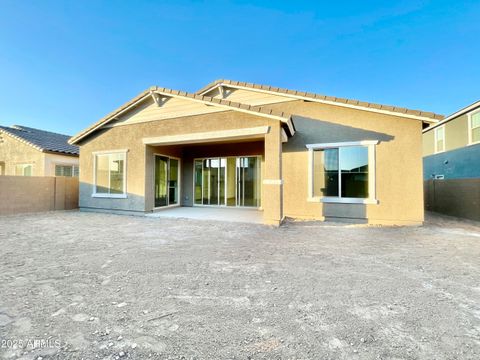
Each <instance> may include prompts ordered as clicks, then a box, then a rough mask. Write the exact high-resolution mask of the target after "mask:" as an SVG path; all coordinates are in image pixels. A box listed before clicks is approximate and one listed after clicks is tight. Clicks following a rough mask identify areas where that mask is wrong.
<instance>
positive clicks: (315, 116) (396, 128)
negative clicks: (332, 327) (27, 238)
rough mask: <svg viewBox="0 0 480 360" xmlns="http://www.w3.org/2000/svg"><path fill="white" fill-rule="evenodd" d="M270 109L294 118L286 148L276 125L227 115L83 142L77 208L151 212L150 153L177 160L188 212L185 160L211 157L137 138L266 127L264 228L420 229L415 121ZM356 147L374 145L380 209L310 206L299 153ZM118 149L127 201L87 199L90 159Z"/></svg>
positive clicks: (303, 107) (135, 128) (299, 107)
mask: <svg viewBox="0 0 480 360" xmlns="http://www.w3.org/2000/svg"><path fill="white" fill-rule="evenodd" d="M269 106H270V107H272V108H276V109H281V110H283V111H286V112H288V113H292V114H295V116H294V123H295V126H296V131H297V132H296V134H295V136H294V137H293V138H290V139H289V141H288V143H283V144H282V143H281V136H280V134H281V132H280V129H281V128H280V123H279V121H277V120H270V119H266V118H264V117H259V116H255V115H250V114H244V113H239V112H233V111H225V112H219V113H212V114H204V115H197V116H190V117H179V118H175V119H166V120H159V121H152V122H145V123H138V124H132V125H125V126H118V127H113V128H111V129H108V130H104V131H102V132H100V133H98V134H97V135H95V136H92V137H90V138H88V139H87V140H86V141H84V142H83V143H82V144H80V145H82V146H81V152H80V154H81V155H80V167H81V174H80V206H81V207H85V208H96V209H109V210H125V211H137V212H145V211H151V210H152V209H153V159H154V157H153V154H154V153H161V154H164V155H171V156H176V157H182V169H183V174H182V175H181V176H182V182H183V186H182V189H183V196H182V197H181V199H182V204H183V205H190V204H191V202H189V201H191V198H190V200H188V199H185V194H187V193H188V191H190V190H188V189H190V187H191V186H192V184H191V181H192V179H191V177H192V175H191V171H192V169H191V167H192V166H193V163H192V159H193V158H194V157H203V156H215V155H207V154H213V153H215V151H210V152H209V151H206V150H205V149H203V150H205V151H203V150H202V151H200V150H199V149H200V148H203V147H197V150H196V151H193V152H192V151H190V152H191V153H190V154H188V151H187V150H185V148H182V147H174V146H170V147H163V148H159V147H153V146H145V145H143V143H142V138H144V137H156V136H162V135H177V134H184V133H195V132H206V131H215V130H227V129H238V128H248V127H255V126H262V125H269V126H270V132H269V134H267V135H266V137H265V140H264V153H263V161H262V177H263V180H264V183H263V185H262V207H263V209H264V217H265V222H267V223H271V224H278V223H279V221H280V220H281V219H282V218H283V216H291V217H295V218H305V219H324V218H325V217H339V218H341V217H344V218H356V219H366V220H367V219H368V222H370V223H381V224H420V223H421V222H422V221H423V186H422V183H423V182H422V133H421V130H422V123H421V121H418V120H412V119H407V118H401V117H397V116H391V115H385V114H379V113H373V112H368V111H361V110H355V109H349V108H343V107H339V106H333V105H325V104H319V103H313V102H303V101H290V102H285V103H279V104H270V105H269ZM362 140H378V141H379V144H378V145H377V146H376V195H377V196H376V198H377V200H378V202H379V203H378V204H372V205H371V204H369V205H363V204H322V203H320V202H318V201H317V202H309V201H308V200H307V198H308V151H307V149H306V147H305V145H306V144H309V143H330V142H347V141H362ZM241 146H242V145H239V148H241ZM120 149H128V155H127V192H128V198H127V199H104V198H92V197H91V194H92V183H93V155H92V154H93V152H94V151H106V150H120ZM280 150H281V151H280ZM218 151H220V150H218ZM222 151H223V150H222ZM240 152H241V151H240ZM200 153H201V154H202V155H200ZM217 153H218V152H217ZM218 155H219V156H220V155H221V154H218ZM239 155H241V154H239ZM189 172H190V173H189ZM265 180H268V181H266V182H265ZM281 180H283V185H282V182H281Z"/></svg>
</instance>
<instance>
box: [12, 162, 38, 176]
mask: <svg viewBox="0 0 480 360" xmlns="http://www.w3.org/2000/svg"><path fill="white" fill-rule="evenodd" d="M17 166H22V167H23V168H22V175H17ZM28 166H30V167H31V172H30V175H25V168H26V167H28ZM15 176H34V175H33V164H32V163H20V164H15Z"/></svg>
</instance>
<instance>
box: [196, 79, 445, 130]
mask: <svg viewBox="0 0 480 360" xmlns="http://www.w3.org/2000/svg"><path fill="white" fill-rule="evenodd" d="M219 86H223V87H227V88H233V89H241V90H249V91H256V92H259V93H265V94H271V95H277V96H284V97H286V98H293V99H298V100H307V101H312V102H318V103H322V104H327V105H335V106H341V107H346V108H351V109H359V110H365V111H370V112H375V113H380V114H386V115H393V116H399V117H405V118H410V119H415V120H421V121H425V122H428V123H431V124H436V123H437V122H438V120H435V119H432V118H429V117H425V116H418V115H411V114H404V113H399V112H394V111H389V110H382V109H375V108H370V107H366V106H360V105H353V104H346V103H341V102H336V101H329V100H322V99H318V98H314V97H309V96H301V95H294V94H288V93H280V92H276V91H270V90H264V89H256V88H251V87H248V86H239V85H232V84H224V83H220V84H217V85H215V86H213V87H211V88H210V89H207V90H205V91H203V92H202V93H200V94H199V95H203V94H206V93H209V92H210V91H212V90H214V89H216V88H217V87H219Z"/></svg>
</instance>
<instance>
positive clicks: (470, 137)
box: [467, 110, 480, 145]
mask: <svg viewBox="0 0 480 360" xmlns="http://www.w3.org/2000/svg"><path fill="white" fill-rule="evenodd" d="M476 114H480V110H475V111H472V112H470V113H468V115H467V118H468V145H475V144H479V143H480V140H479V141H473V128H472V116H473V115H476ZM477 128H480V125H479V126H477V127H475V129H477Z"/></svg>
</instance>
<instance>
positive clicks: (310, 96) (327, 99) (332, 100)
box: [196, 79, 444, 123]
mask: <svg viewBox="0 0 480 360" xmlns="http://www.w3.org/2000/svg"><path fill="white" fill-rule="evenodd" d="M220 86H225V87H227V88H234V89H245V90H251V91H257V92H267V93H271V94H279V95H284V96H285V97H290V98H297V99H303V100H309V101H316V102H320V103H326V104H332V105H337V106H343V107H350V108H357V109H360V110H365V111H372V112H379V113H385V114H391V115H395V116H402V117H407V118H412V119H417V120H421V121H423V122H426V123H436V122H438V121H439V120H442V119H443V118H444V116H443V115H439V114H435V113H433V112H427V111H421V110H411V109H407V108H403V107H397V106H390V105H381V104H375V103H370V102H364V101H359V100H351V99H345V98H338V97H332V96H325V95H320V94H315V93H309V92H305V91H297V90H289V89H282V88H278V87H273V86H269V85H259V84H253V83H246V82H240V81H233V80H224V79H220V80H216V81H214V82H212V83H210V84H208V85H207V86H205V87H203V88H202V89H200V90H198V91H197V92H196V93H197V94H199V95H206V94H208V93H209V92H210V91H212V90H213V89H215V88H217V87H220Z"/></svg>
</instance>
